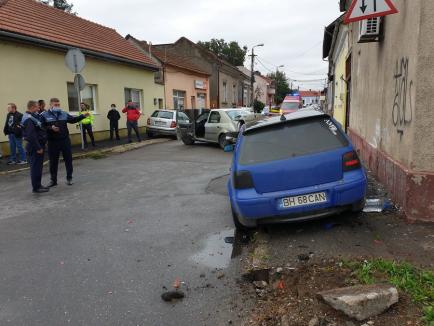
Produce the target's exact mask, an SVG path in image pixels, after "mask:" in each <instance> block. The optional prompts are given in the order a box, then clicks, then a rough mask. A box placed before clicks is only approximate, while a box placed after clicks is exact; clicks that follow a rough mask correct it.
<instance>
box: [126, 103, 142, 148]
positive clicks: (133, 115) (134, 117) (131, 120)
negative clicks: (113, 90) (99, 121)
mask: <svg viewBox="0 0 434 326" xmlns="http://www.w3.org/2000/svg"><path fill="white" fill-rule="evenodd" d="M122 113H126V114H127V130H128V142H129V143H132V142H133V140H132V139H131V133H132V130H133V129H134V132H135V133H136V136H137V141H138V142H141V141H142V139H141V138H140V133H139V124H138V121H139V119H140V116H141V115H142V112H141V111H140V108H138V107H137V106H136V104H134V103H133V102H131V101H129V102H128V103H127V106H126V107H125V108H124V109H123V110H122Z"/></svg>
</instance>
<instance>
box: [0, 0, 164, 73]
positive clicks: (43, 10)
mask: <svg viewBox="0 0 434 326" xmlns="http://www.w3.org/2000/svg"><path fill="white" fill-rule="evenodd" d="M0 31H7V32H12V33H16V34H21V35H25V36H30V37H33V38H36V39H40V40H46V41H51V42H55V43H60V44H63V45H67V46H71V47H78V48H81V49H84V50H90V51H94V52H97V53H100V54H107V55H111V56H114V57H118V58H121V59H126V60H128V61H133V62H134V63H138V64H141V65H146V66H152V67H155V64H154V62H153V61H152V60H151V59H150V58H148V57H147V56H146V55H144V54H143V53H141V52H140V51H139V50H138V49H136V48H135V47H134V45H132V44H130V43H129V42H128V41H127V40H125V39H124V38H123V37H122V36H121V35H120V34H118V33H117V32H116V30H114V29H112V28H108V27H105V26H102V25H99V24H96V23H93V22H91V21H88V20H85V19H82V18H80V17H78V16H75V15H72V14H68V13H66V12H63V11H62V10H59V9H55V8H53V7H50V6H48V5H45V4H42V3H40V2H37V1H35V0H0Z"/></svg>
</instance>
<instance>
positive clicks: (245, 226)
mask: <svg viewBox="0 0 434 326" xmlns="http://www.w3.org/2000/svg"><path fill="white" fill-rule="evenodd" d="M231 210H232V218H233V220H234V224H235V228H236V229H237V230H240V231H248V230H252V229H255V228H256V227H257V224H256V222H251V223H242V222H241V220H240V217H239V216H238V214H237V213H236V212H235V211H234V209H233V208H232V207H231Z"/></svg>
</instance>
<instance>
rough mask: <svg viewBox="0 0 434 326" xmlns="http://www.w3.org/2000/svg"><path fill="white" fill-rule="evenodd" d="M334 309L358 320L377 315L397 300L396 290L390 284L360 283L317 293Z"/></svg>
mask: <svg viewBox="0 0 434 326" xmlns="http://www.w3.org/2000/svg"><path fill="white" fill-rule="evenodd" d="M318 295H319V296H320V297H321V298H322V299H323V300H324V301H325V302H326V303H327V304H329V305H330V306H332V307H333V308H334V309H336V310H339V311H342V312H343V313H344V314H346V315H347V316H348V317H351V318H355V319H357V320H359V321H363V320H366V319H368V318H371V317H374V316H377V315H379V314H381V313H383V312H384V311H385V310H387V309H388V308H390V307H391V306H392V305H394V304H395V303H397V302H398V300H399V295H398V290H397V289H396V288H395V287H393V286H390V285H362V286H353V287H347V288H339V289H334V290H329V291H324V292H321V293H319V294H318Z"/></svg>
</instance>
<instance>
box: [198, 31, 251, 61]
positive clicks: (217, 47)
mask: <svg viewBox="0 0 434 326" xmlns="http://www.w3.org/2000/svg"><path fill="white" fill-rule="evenodd" d="M198 44H199V45H201V46H203V47H205V48H206V49H208V50H210V51H211V52H213V53H214V54H215V55H217V56H218V57H219V58H220V59H223V60H226V61H228V62H229V63H230V64H232V65H234V66H242V65H244V61H245V59H246V54H247V46H243V47H242V48H241V47H240V45H239V44H238V42H235V41H232V42H229V43H227V42H226V41H225V40H224V39H220V40H218V39H215V38H213V39H211V41H208V42H202V41H199V42H198Z"/></svg>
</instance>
